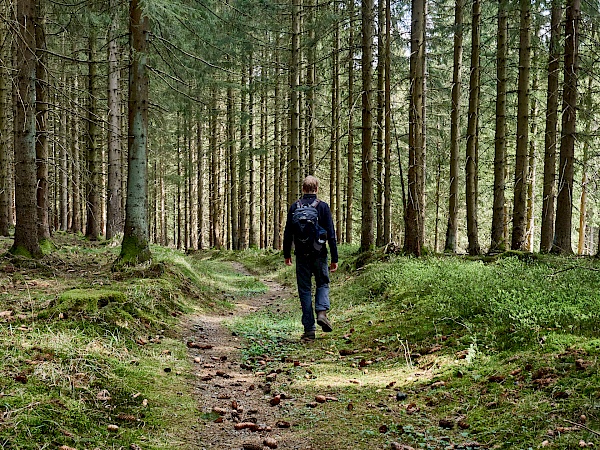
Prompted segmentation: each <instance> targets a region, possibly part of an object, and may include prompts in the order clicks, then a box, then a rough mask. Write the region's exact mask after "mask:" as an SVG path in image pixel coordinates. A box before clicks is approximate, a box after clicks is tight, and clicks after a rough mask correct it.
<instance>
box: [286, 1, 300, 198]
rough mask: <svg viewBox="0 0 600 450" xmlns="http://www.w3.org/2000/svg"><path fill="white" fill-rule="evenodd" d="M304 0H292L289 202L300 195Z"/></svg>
mask: <svg viewBox="0 0 600 450" xmlns="http://www.w3.org/2000/svg"><path fill="white" fill-rule="evenodd" d="M301 14H302V0H292V55H291V57H292V59H291V63H290V115H291V116H290V120H291V127H290V147H289V149H290V158H289V164H290V177H291V178H290V180H289V182H288V186H289V192H288V204H291V203H292V202H293V201H295V200H296V198H297V197H298V196H299V195H300V155H301V154H302V151H301V146H300V93H299V88H300V70H301V69H300V21H301V17H300V16H301Z"/></svg>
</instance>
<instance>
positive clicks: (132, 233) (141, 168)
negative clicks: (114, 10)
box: [119, 0, 152, 264]
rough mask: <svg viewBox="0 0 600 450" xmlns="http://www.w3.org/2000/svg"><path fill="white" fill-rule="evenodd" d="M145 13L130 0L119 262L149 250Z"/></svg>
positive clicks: (143, 256) (136, 259)
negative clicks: (124, 197)
mask: <svg viewBox="0 0 600 450" xmlns="http://www.w3.org/2000/svg"><path fill="white" fill-rule="evenodd" d="M148 23H149V19H148V16H147V15H145V14H143V11H142V8H141V4H140V0H131V3H130V10H129V33H130V48H131V56H130V61H131V67H130V73H129V108H128V109H129V129H128V141H127V153H128V170H127V201H126V204H125V229H124V233H123V243H122V244H121V254H120V257H119V262H120V263H124V264H139V263H143V262H145V261H149V260H150V259H151V258H152V253H151V252H150V247H149V237H148V84H149V83H148V69H147V66H146V64H147V60H148Z"/></svg>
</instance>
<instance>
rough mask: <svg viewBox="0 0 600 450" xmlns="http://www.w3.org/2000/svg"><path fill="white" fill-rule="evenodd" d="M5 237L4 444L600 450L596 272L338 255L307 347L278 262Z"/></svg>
mask: <svg viewBox="0 0 600 450" xmlns="http://www.w3.org/2000/svg"><path fill="white" fill-rule="evenodd" d="M10 244H11V240H10V239H5V238H0V255H2V256H0V449H7V450H9V449H10V450H16V449H18V450H34V449H35V450H39V449H60V450H84V449H89V450H95V449H100V450H104V449H107V450H108V449H114V450H117V449H130V450H140V449H144V450H146V449H148V450H151V449H152V450H154V449H173V448H183V449H190V450H202V449H207V450H208V449H211V450H214V449H233V450H242V449H243V450H256V449H260V450H267V449H269V448H279V449H290V450H291V449H294V450H309V449H314V450H316V449H319V450H349V449H352V450H355V449H365V450H367V449H369V450H370V449H401V450H411V449H428V450H430V449H431V450H433V449H435V450H473V449H511V450H512V449H516V450H521V449H522V450H528V449H530V448H531V449H533V448H551V449H561V450H562V449H578V448H587V447H589V448H592V447H595V446H598V445H600V439H599V438H598V437H599V436H600V412H599V411H600V363H599V361H600V358H599V357H600V338H599V336H600V295H598V290H597V286H598V283H600V265H599V262H598V261H597V260H593V259H582V258H578V259H577V258H571V259H568V258H567V259H557V258H542V257H538V256H535V255H514V254H508V255H506V256H504V257H501V258H497V259H493V260H492V259H490V260H485V261H483V260H470V259H466V258H460V257H452V258H449V257H444V256H435V257H426V258H419V259H416V258H406V257H403V256H401V255H399V256H394V255H383V254H373V255H371V256H370V259H368V258H367V259H365V258H364V255H358V254H357V253H356V249H354V248H352V247H346V246H341V247H340V252H341V261H342V264H341V265H340V270H338V272H336V273H335V274H334V275H333V276H332V285H331V287H332V290H331V297H332V310H331V311H330V315H329V316H330V319H331V320H332V322H333V325H334V330H333V332H331V333H321V332H318V333H317V339H316V341H315V342H313V343H310V344H303V343H301V342H300V333H301V325H300V308H299V305H298V301H297V298H296V292H295V289H294V271H293V268H290V267H286V266H285V265H284V264H283V261H282V258H281V254H280V252H276V251H258V250H247V251H244V252H226V251H223V252H218V251H212V250H211V251H203V252H191V253H190V254H184V253H183V252H179V251H177V250H174V249H167V248H161V247H153V249H152V251H153V254H154V262H153V263H152V264H150V265H145V266H142V267H138V268H134V269H127V270H125V271H122V272H113V271H112V270H111V268H112V263H113V262H114V260H115V259H116V255H117V253H118V249H119V247H118V243H116V242H106V241H101V242H87V241H86V240H84V239H82V238H81V237H74V236H69V235H64V234H58V233H57V235H56V236H55V244H56V248H55V250H54V251H53V252H52V253H51V254H49V255H46V256H45V257H44V258H43V259H42V260H41V261H38V262H32V261H27V260H23V259H19V258H16V259H15V258H11V257H10V256H8V255H6V254H5V251H6V250H7V249H8V248H9V246H10Z"/></svg>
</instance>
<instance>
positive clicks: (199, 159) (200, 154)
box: [196, 114, 205, 250]
mask: <svg viewBox="0 0 600 450" xmlns="http://www.w3.org/2000/svg"><path fill="white" fill-rule="evenodd" d="M198 116H199V114H198ZM196 152H197V155H196V164H197V168H196V172H197V175H196V176H197V179H198V201H197V202H196V206H197V210H198V243H197V247H198V249H199V250H200V249H203V248H204V214H205V211H204V190H205V187H204V145H203V140H202V123H201V122H200V117H196Z"/></svg>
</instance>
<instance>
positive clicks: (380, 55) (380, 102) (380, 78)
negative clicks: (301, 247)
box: [375, 0, 385, 247]
mask: <svg viewBox="0 0 600 450" xmlns="http://www.w3.org/2000/svg"><path fill="white" fill-rule="evenodd" d="M384 27H385V0H378V1H377V120H376V127H375V128H376V129H377V137H376V145H377V165H376V168H375V171H376V173H375V180H376V184H377V186H376V190H375V217H376V219H375V222H376V226H375V229H376V233H375V244H376V245H377V246H378V247H381V246H383V244H384V243H385V238H384V236H383V190H384V186H383V173H384V168H383V145H384V142H383V131H384V130H383V128H384V124H383V121H384V108H385V106H384V105H385V93H384V79H385V56H384V49H385V46H384V37H383V36H384Z"/></svg>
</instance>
